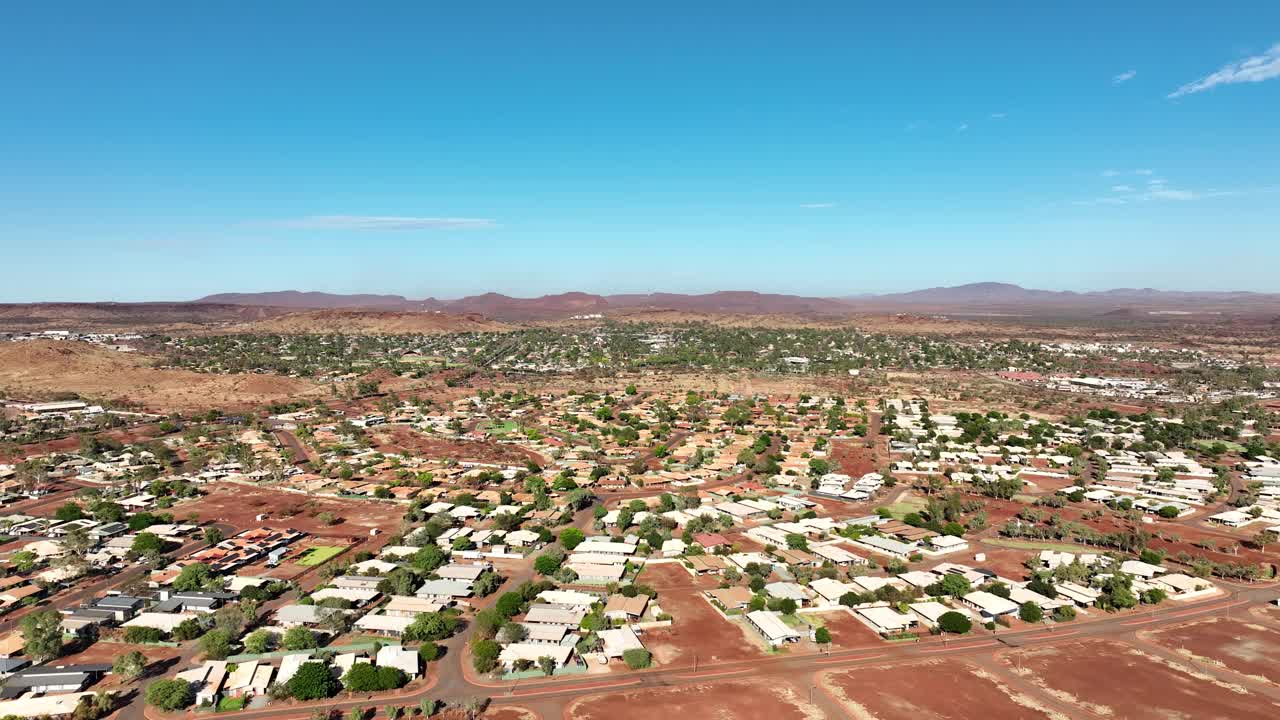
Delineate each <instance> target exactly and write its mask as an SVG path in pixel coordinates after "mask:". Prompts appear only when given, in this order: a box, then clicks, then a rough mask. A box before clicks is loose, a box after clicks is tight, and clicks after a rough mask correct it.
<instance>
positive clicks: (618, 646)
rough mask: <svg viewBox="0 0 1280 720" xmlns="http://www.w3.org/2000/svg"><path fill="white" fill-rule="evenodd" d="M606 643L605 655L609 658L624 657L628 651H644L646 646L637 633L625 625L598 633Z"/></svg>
mask: <svg viewBox="0 0 1280 720" xmlns="http://www.w3.org/2000/svg"><path fill="white" fill-rule="evenodd" d="M596 634H597V635H598V636H599V637H600V641H601V642H602V643H604V654H605V655H606V656H607V657H611V658H614V657H622V653H624V652H626V651H628V650H643V649H644V644H643V643H641V642H640V638H638V637H636V631H635V630H632V629H631V627H630V626H628V625H624V626H622V627H620V628H617V629H614V630H601V631H600V632H598V633H596Z"/></svg>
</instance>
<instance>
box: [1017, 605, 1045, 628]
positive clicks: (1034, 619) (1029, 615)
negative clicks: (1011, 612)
mask: <svg viewBox="0 0 1280 720" xmlns="http://www.w3.org/2000/svg"><path fill="white" fill-rule="evenodd" d="M1018 617H1019V618H1022V621H1023V622H1029V623H1038V622H1040V621H1041V620H1044V609H1042V608H1041V607H1040V606H1039V605H1037V604H1035V603H1033V602H1030V601H1028V602H1024V603H1022V607H1019V608H1018Z"/></svg>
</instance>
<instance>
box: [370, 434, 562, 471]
mask: <svg viewBox="0 0 1280 720" xmlns="http://www.w3.org/2000/svg"><path fill="white" fill-rule="evenodd" d="M373 438H374V441H375V445H376V447H377V449H378V450H379V451H381V452H385V453H404V452H408V453H411V454H413V455H415V456H418V457H425V458H447V459H452V460H467V461H471V462H483V463H496V464H503V465H524V464H525V463H526V462H528V461H533V462H535V463H537V464H538V465H545V464H546V463H547V459H546V458H544V457H542V456H541V455H539V454H538V453H536V452H534V451H532V450H529V449H527V448H524V447H521V446H519V445H506V444H502V443H496V442H480V441H478V440H463V441H456V440H442V439H438V438H432V437H428V436H426V435H423V434H422V433H420V432H418V431H416V430H411V429H409V428H406V427H393V428H390V429H389V430H386V431H381V432H377V433H374V435H373Z"/></svg>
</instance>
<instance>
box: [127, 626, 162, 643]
mask: <svg viewBox="0 0 1280 720" xmlns="http://www.w3.org/2000/svg"><path fill="white" fill-rule="evenodd" d="M163 639H164V633H162V632H160V630H159V629H157V628H152V627H131V628H125V629H124V641H125V642H127V643H135V644H138V645H143V644H146V643H158V642H160V641H161V640H163Z"/></svg>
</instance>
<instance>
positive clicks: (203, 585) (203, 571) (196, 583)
mask: <svg viewBox="0 0 1280 720" xmlns="http://www.w3.org/2000/svg"><path fill="white" fill-rule="evenodd" d="M212 584H213V574H212V573H211V572H209V566H208V565H206V564H204V563H192V564H190V565H188V566H186V567H184V568H182V572H180V573H178V577H176V578H174V579H173V589H174V590H177V591H179V592H192V591H197V590H205V589H207V588H209V587H210V586H211V585H212Z"/></svg>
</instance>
